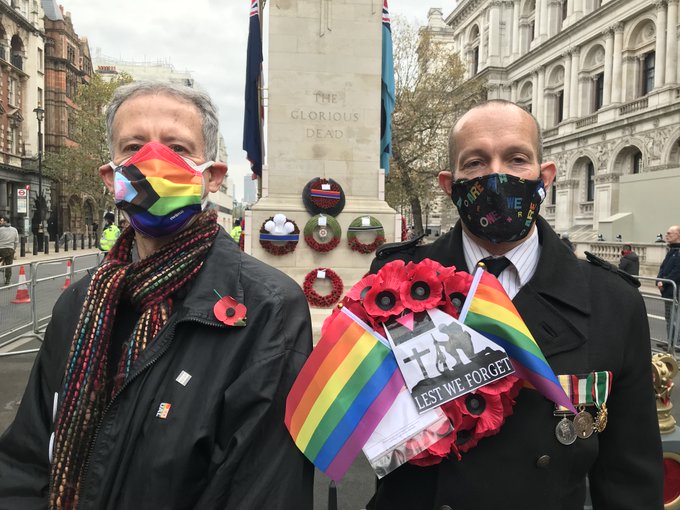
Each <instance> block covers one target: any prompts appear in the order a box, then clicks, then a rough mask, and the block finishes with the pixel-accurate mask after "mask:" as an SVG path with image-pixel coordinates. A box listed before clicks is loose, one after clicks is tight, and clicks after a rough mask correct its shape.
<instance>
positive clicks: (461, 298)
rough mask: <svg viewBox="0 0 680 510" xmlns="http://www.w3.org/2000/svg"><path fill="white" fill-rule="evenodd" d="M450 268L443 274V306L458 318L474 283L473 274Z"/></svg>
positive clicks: (447, 311)
mask: <svg viewBox="0 0 680 510" xmlns="http://www.w3.org/2000/svg"><path fill="white" fill-rule="evenodd" d="M448 269H449V268H447V270H445V272H444V273H443V274H442V285H443V286H444V300H443V301H444V302H443V304H442V307H441V308H442V310H444V311H445V312H446V313H448V314H449V315H451V316H452V317H455V318H458V316H459V315H460V309H461V308H462V307H463V303H464V302H465V297H466V296H467V295H468V292H469V290H470V285H472V275H470V274H468V273H464V272H462V271H449V270H448Z"/></svg>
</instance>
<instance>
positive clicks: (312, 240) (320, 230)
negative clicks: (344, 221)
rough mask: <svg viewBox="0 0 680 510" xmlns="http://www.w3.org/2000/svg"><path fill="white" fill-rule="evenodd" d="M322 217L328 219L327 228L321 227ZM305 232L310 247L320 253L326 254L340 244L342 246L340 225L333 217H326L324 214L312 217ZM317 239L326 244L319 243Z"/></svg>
mask: <svg viewBox="0 0 680 510" xmlns="http://www.w3.org/2000/svg"><path fill="white" fill-rule="evenodd" d="M322 216H323V217H324V218H326V225H325V226H321V225H319V219H320V218H321V217H322ZM303 232H304V236H305V242H306V243H307V244H308V245H309V247H310V248H311V249H312V250H314V251H318V252H320V253H326V252H329V251H331V250H333V249H334V248H336V247H337V246H338V244H340V239H341V238H342V228H341V227H340V223H338V221H337V220H336V219H335V218H333V217H332V216H326V215H324V214H317V215H316V216H314V217H312V218H311V219H310V220H309V221H308V222H307V224H306V225H305V229H304V231H303ZM315 234H316V235H315ZM317 237H318V238H320V239H321V240H322V241H324V242H319V241H317Z"/></svg>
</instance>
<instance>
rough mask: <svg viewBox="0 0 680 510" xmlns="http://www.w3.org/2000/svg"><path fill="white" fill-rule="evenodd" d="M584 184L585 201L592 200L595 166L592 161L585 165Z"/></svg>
mask: <svg viewBox="0 0 680 510" xmlns="http://www.w3.org/2000/svg"><path fill="white" fill-rule="evenodd" d="M586 185H587V188H586V202H592V201H593V200H594V199H595V166H594V165H593V162H592V161H589V162H588V166H587V167H586Z"/></svg>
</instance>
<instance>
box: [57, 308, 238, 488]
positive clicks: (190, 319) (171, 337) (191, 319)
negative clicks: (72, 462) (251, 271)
mask: <svg viewBox="0 0 680 510" xmlns="http://www.w3.org/2000/svg"><path fill="white" fill-rule="evenodd" d="M183 322H197V323H199V324H202V325H204V326H212V327H219V326H223V327H226V325H223V324H221V323H215V322H210V321H207V320H204V319H199V318H198V317H185V318H182V319H179V320H178V321H177V322H175V323H174V324H171V325H170V326H169V328H170V327H171V328H172V331H170V332H169V337H168V341H167V342H166V344H165V345H164V346H163V348H162V350H161V351H159V352H158V353H157V354H156V356H155V357H153V358H152V359H150V360H149V361H147V362H146V364H145V365H144V366H143V367H142V368H140V369H139V370H137V371H136V372H135V373H134V374H133V376H132V377H130V378H129V379H128V380H127V381H125V382H124V383H123V386H121V387H120V389H119V390H118V391H117V392H116V393H115V394H114V395H113V397H112V398H111V401H110V402H109V403H108V404H107V406H106V407H105V408H104V412H103V413H102V417H101V419H100V420H99V423H98V424H97V428H96V429H95V432H94V436H93V437H92V442H91V443H90V447H89V449H88V452H87V457H86V460H85V465H84V466H83V475H82V476H83V480H87V472H88V470H89V467H90V459H91V458H92V454H93V452H94V446H95V444H96V443H97V437H98V436H99V431H100V429H101V426H102V424H103V423H104V419H105V418H106V414H107V413H108V411H109V410H110V409H111V406H112V405H113V403H114V401H115V400H116V398H117V397H118V395H120V394H121V393H122V392H123V390H125V388H127V387H128V386H129V385H130V384H131V383H132V381H134V380H135V379H137V377H139V376H140V375H141V374H142V373H144V372H146V370H148V369H149V368H150V367H152V366H153V365H154V364H155V363H156V362H157V361H158V360H159V359H160V358H161V357H162V356H163V355H164V354H165V353H166V352H167V351H168V349H169V348H170V345H171V344H172V342H173V340H174V338H175V330H176V329H177V326H178V325H179V324H182V323H183ZM159 335H160V333H159ZM88 487H89V484H88V485H85V487H83V491H82V492H81V494H80V495H81V496H82V495H84V494H86V493H87V488H88ZM51 491H52V481H51V479H50V493H51Z"/></svg>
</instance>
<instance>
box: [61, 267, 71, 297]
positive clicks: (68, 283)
mask: <svg viewBox="0 0 680 510" xmlns="http://www.w3.org/2000/svg"><path fill="white" fill-rule="evenodd" d="M66 271H67V273H66V280H64V286H63V287H62V288H61V290H64V289H68V288H69V285H71V261H70V260H67V261H66Z"/></svg>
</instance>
